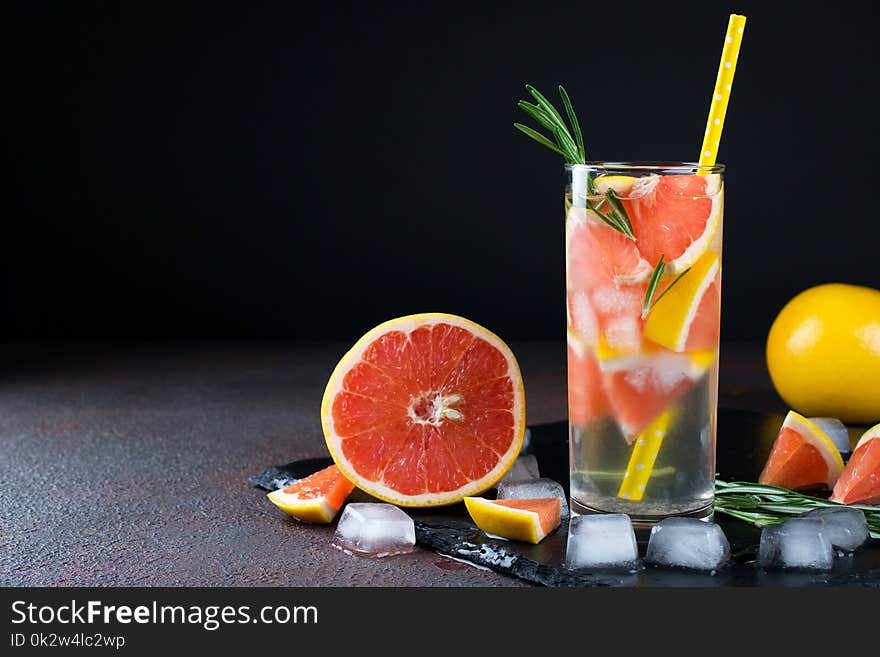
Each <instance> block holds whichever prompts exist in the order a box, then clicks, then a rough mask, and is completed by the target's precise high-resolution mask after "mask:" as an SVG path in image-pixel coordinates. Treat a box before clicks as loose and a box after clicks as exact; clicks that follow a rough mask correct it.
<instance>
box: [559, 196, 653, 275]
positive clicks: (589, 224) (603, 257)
mask: <svg viewBox="0 0 880 657" xmlns="http://www.w3.org/2000/svg"><path fill="white" fill-rule="evenodd" d="M651 270H652V268H651V265H650V264H649V263H648V262H647V261H646V260H645V259H644V257H643V256H642V255H641V254H640V253H639V250H638V248H636V243H635V242H634V241H633V240H631V239H630V238H629V237H627V236H626V235H624V234H622V233H619V232H618V231H616V230H615V229H614V228H612V227H611V226H609V225H608V224H606V223H605V222H604V221H602V220H601V219H600V218H599V217H598V215H596V213H595V212H593V211H592V210H588V209H586V208H576V207H572V208H570V209H569V211H568V218H567V220H566V275H567V280H568V289H569V290H581V291H588V290H593V289H595V288H596V287H598V286H599V285H603V284H605V285H607V284H609V283H610V284H615V283H617V284H626V283H634V282H638V281H643V280H646V279H647V278H648V276H650V275H651Z"/></svg>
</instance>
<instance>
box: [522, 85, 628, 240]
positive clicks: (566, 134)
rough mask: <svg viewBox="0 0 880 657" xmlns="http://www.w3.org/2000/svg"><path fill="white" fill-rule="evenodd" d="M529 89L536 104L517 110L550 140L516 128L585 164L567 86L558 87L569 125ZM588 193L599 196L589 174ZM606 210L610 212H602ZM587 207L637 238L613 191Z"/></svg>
mask: <svg viewBox="0 0 880 657" xmlns="http://www.w3.org/2000/svg"><path fill="white" fill-rule="evenodd" d="M526 90H527V91H528V92H529V94H530V95H531V96H532V98H533V99H534V100H535V103H530V102H528V101H526V100H521V101H519V102H518V103H517V107H519V108H520V109H521V110H522V111H523V112H525V113H526V114H528V115H529V116H530V117H531V118H532V119H534V120H535V121H536V122H537V123H538V124H539V125H540V126H541V127H542V128H544V129H545V130H546V131H548V132H549V134H550V137H547V136H545V135H543V134H541V133H540V132H538V131H537V130H534V129H533V128H530V127H528V126H527V125H523V124H522V123H514V124H513V127H514V128H516V129H517V130H519V131H520V132H522V133H523V134H525V135H527V136H528V137H531V138H532V139H534V140H535V141H536V142H538V143H539V144H541V145H542V146H546V147H547V148H549V149H550V150H551V151H553V152H554V153H558V154H559V155H561V156H562V157H564V158H565V161H566V162H568V163H569V164H586V162H587V155H586V149H585V147H584V136H583V133H582V132H581V126H580V123H579V122H578V119H577V115H576V114H575V112H574V107H573V106H572V104H571V98H569V96H568V92H566V91H565V87H563V86H562V85H559V95H560V97H561V98H562V105H563V107H564V108H565V115H566V117H567V118H568V125H566V123H565V121H564V120H563V118H562V114H561V113H560V112H559V110H557V109H556V108H555V107H554V106H553V103H551V102H550V101H549V100H547V98H546V96H544V94H542V93H541V92H540V91H538V90H537V89H535V88H534V87H533V86H532V85H530V84H527V85H526ZM569 125H570V129H569ZM572 133H573V134H572ZM551 138H552V139H551ZM587 193H589V194H590V195H593V196H596V195H598V194H599V192H598V190H597V189H596V184H595V182H594V181H593V176H592V175H590V174H589V173H588V174H587ZM603 207H606V208H607V209H605V210H603V209H602V208H603ZM587 208H588V209H590V210H592V211H593V212H595V213H596V215H597V216H598V217H599V218H600V219H601V220H602V221H604V222H605V223H606V224H608V225H609V226H611V228H613V229H614V230H616V231H618V232H619V233H622V234H624V235H626V236H627V237H628V238H629V239H631V240H635V239H636V236H635V233H633V229H632V223H630V220H629V216H628V215H627V212H626V208H624V207H623V203H621V202H620V197H619V196H617V193H616V192H615V191H614V190H613V189H608V191H606V192H605V195H604V196H603V198H602V200H600V201H599V202H598V203H596V204H595V205H593V204H591V203H590V201H587Z"/></svg>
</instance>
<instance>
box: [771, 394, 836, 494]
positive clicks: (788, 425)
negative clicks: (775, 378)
mask: <svg viewBox="0 0 880 657" xmlns="http://www.w3.org/2000/svg"><path fill="white" fill-rule="evenodd" d="M842 472H843V459H842V458H841V457H840V452H838V451H837V447H835V446H834V442H833V441H832V440H831V438H829V437H828V435H827V434H826V433H825V432H824V431H822V429H820V428H819V427H818V426H817V425H816V424H815V423H813V422H811V421H810V420H808V419H807V418H805V417H804V416H803V415H799V414H798V413H795V412H794V411H789V412H788V415H786V416H785V421H784V422H783V423H782V428H781V429H780V431H779V435H778V436H777V437H776V442H774V443H773V449H772V450H771V451H770V456H769V457H768V458H767V464H766V465H765V466H764V470H763V472H761V476H760V477H759V478H758V482H759V483H762V484H767V485H769V486H779V487H781V488H788V489H790V490H798V489H809V488H823V487H824V488H832V487H833V486H834V485H835V484H836V483H837V480H838V478H839V477H840V474H841V473H842Z"/></svg>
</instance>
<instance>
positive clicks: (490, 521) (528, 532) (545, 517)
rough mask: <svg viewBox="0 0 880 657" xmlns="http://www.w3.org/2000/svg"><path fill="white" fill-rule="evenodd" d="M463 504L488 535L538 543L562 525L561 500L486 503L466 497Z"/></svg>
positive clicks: (553, 498) (477, 498)
mask: <svg viewBox="0 0 880 657" xmlns="http://www.w3.org/2000/svg"><path fill="white" fill-rule="evenodd" d="M464 504H465V506H466V507H467V510H468V513H469V514H470V515H471V518H472V519H473V521H474V523H475V524H476V525H477V527H479V528H480V529H482V530H483V531H484V532H487V533H489V534H495V535H496V536H503V537H504V538H509V539H511V540H514V541H524V542H526V543H535V544H538V543H540V542H541V541H543V540H544V538H545V537H546V536H547V534H549V533H550V532H552V531H553V530H554V529H556V528H557V527H558V526H559V521H560V519H561V517H562V515H561V514H562V502H561V500H560V498H558V497H545V498H537V499H531V500H487V499H484V498H482V497H466V498H464Z"/></svg>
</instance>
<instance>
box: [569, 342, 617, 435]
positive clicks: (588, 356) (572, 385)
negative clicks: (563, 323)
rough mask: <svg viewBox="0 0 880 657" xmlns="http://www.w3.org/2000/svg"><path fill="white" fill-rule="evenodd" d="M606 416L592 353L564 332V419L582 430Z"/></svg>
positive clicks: (604, 396) (603, 391)
mask: <svg viewBox="0 0 880 657" xmlns="http://www.w3.org/2000/svg"><path fill="white" fill-rule="evenodd" d="M607 413H608V398H607V396H606V395H605V388H604V387H603V383H602V373H601V372H600V371H599V364H598V363H597V362H596V357H595V356H594V355H593V352H592V351H591V350H590V349H589V348H588V347H587V345H585V344H584V343H583V342H582V341H581V340H580V338H579V337H578V335H577V334H576V333H575V332H573V331H572V330H571V329H569V331H568V419H569V421H570V422H571V423H572V424H573V425H576V426H579V427H583V426H587V425H589V424H591V423H592V422H593V421H595V420H597V419H599V418H600V417H603V416H604V415H606V414H607Z"/></svg>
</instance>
